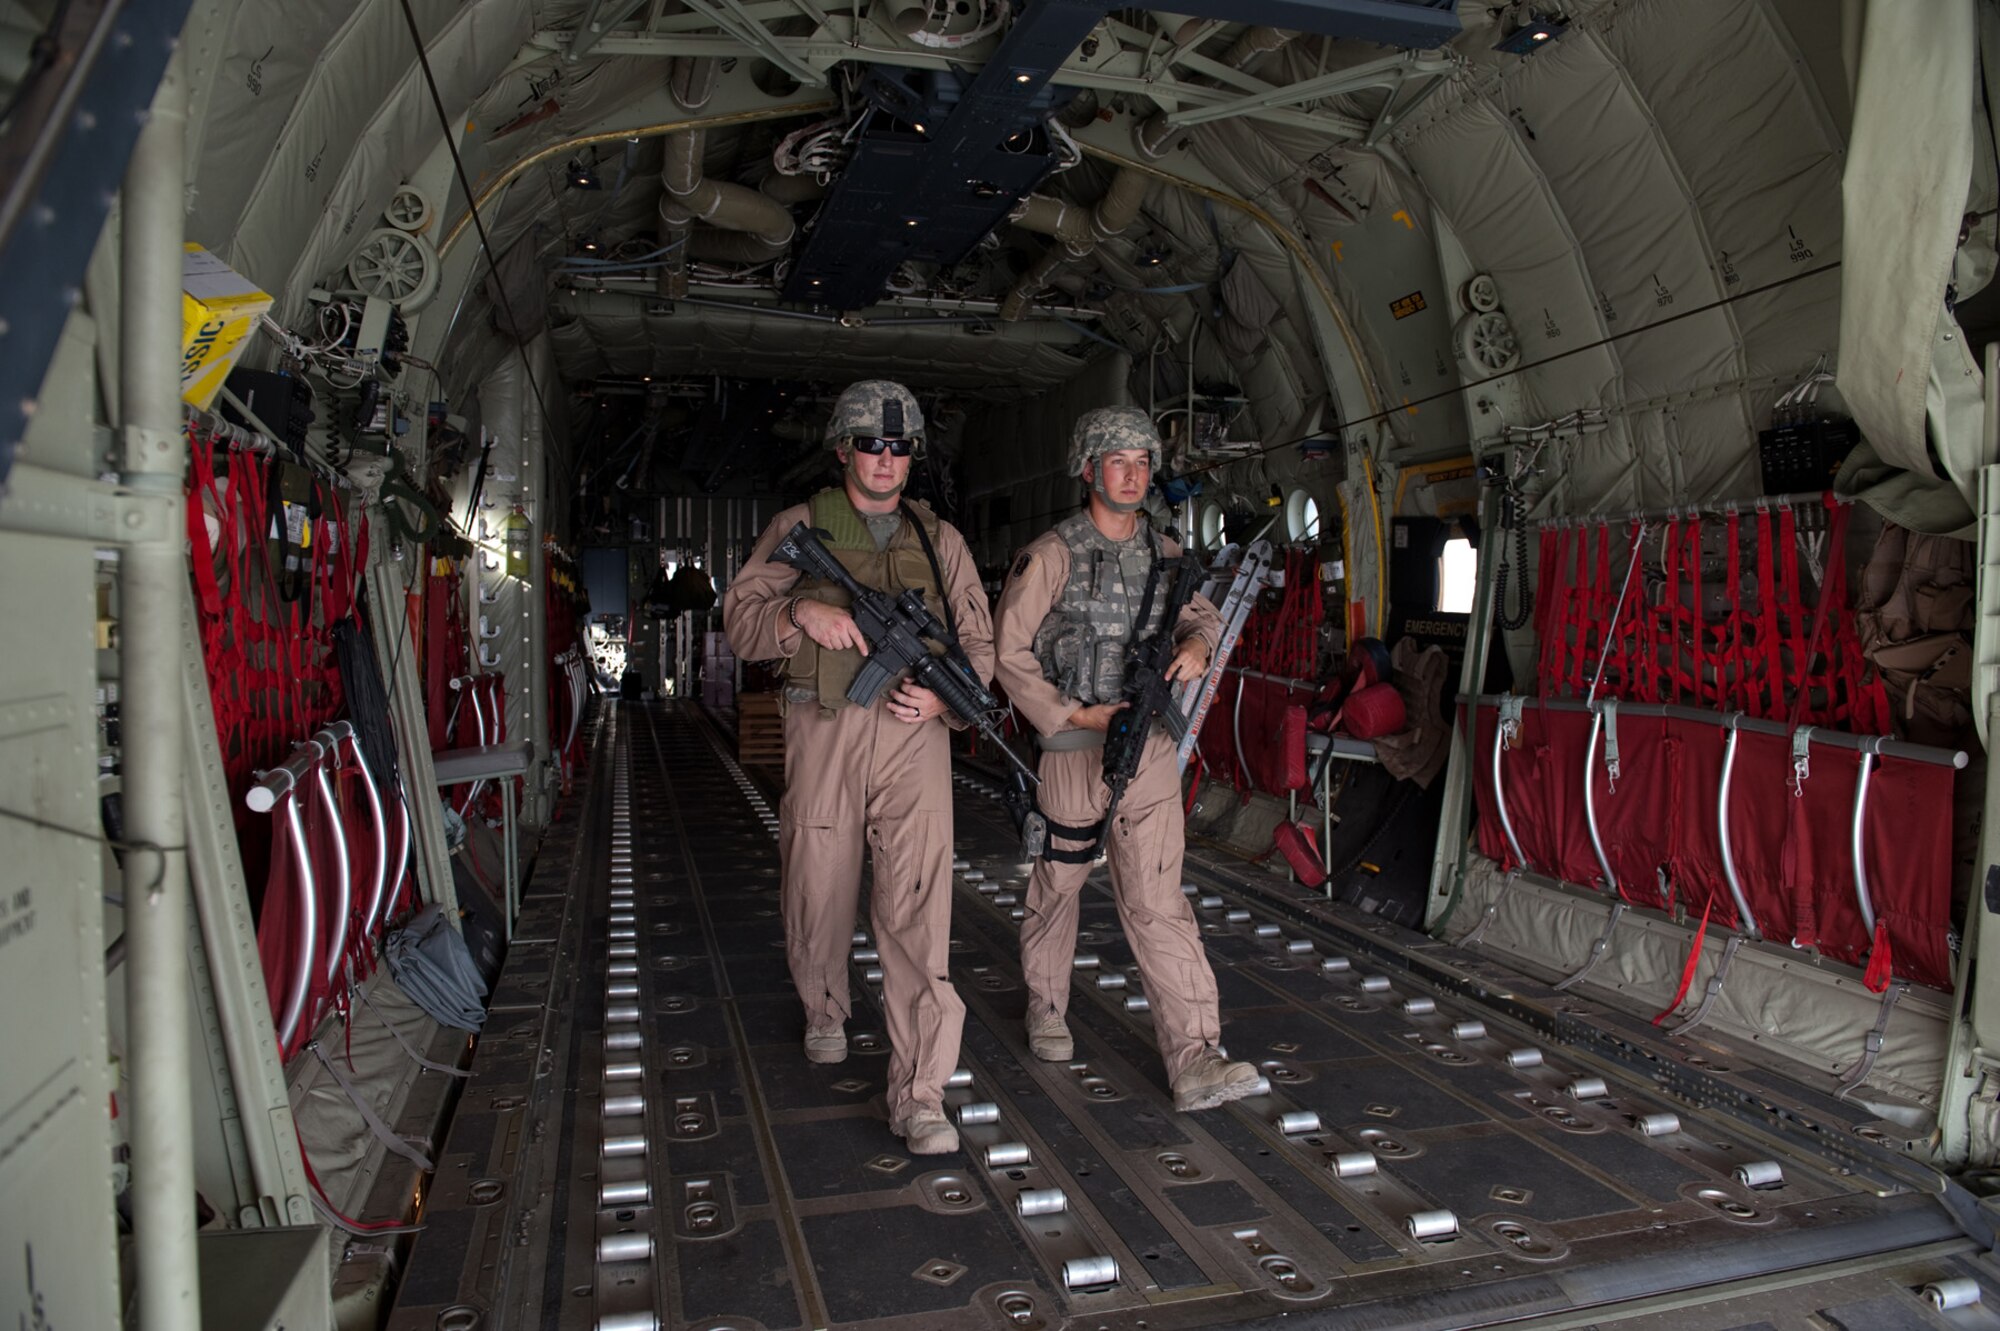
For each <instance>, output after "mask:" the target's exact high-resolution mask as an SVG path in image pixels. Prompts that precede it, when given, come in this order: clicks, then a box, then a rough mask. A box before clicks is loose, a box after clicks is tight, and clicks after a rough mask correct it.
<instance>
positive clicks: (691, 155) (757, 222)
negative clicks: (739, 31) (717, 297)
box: [659, 58, 798, 300]
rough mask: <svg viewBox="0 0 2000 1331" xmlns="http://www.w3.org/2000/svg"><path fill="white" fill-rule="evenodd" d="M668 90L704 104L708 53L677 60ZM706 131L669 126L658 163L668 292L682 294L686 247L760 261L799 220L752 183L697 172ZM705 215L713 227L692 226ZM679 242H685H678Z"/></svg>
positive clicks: (710, 64) (684, 103)
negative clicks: (672, 129)
mask: <svg viewBox="0 0 2000 1331" xmlns="http://www.w3.org/2000/svg"><path fill="white" fill-rule="evenodd" d="M667 90H668V92H669V93H671V94H672V95H673V98H674V100H675V101H676V102H677V103H679V104H680V106H681V107H682V108H683V109H685V110H688V111H698V110H700V109H701V108H702V107H703V106H705V105H707V104H708V99H709V97H710V96H711V95H712V94H713V93H714V91H715V62H714V61H713V60H689V59H685V58H683V59H678V60H675V61H674V62H673V64H672V66H671V67H670V69H669V72H668V75H667ZM707 143H708V132H707V131H706V130H701V129H690V130H687V131H684V132H683V133H680V134H670V135H668V136H667V140H666V162H665V164H664V165H663V166H662V167H661V168H660V185H661V194H660V224H661V235H660V238H661V240H662V242H663V243H665V244H666V245H668V246H670V247H671V248H670V249H669V250H668V253H667V255H666V261H665V262H664V263H663V264H662V265H661V267H660V275H659V293H660V295H662V296H664V297H666V298H667V299H668V300H678V299H680V298H681V297H683V296H685V295H687V261H688V258H689V256H690V255H692V256H693V257H694V258H697V259H706V260H709V261H712V262H720V263H763V262H765V261H766V260H769V259H775V258H777V257H778V256H779V255H780V254H783V253H784V252H785V249H786V247H787V246H789V245H790V244H791V243H792V237H793V235H794V234H796V232H797V230H798V228H797V226H796V224H794V223H793V221H792V215H791V213H789V212H787V211H786V209H785V205H784V204H782V203H780V202H779V201H778V200H776V199H774V198H772V197H771V196H770V195H768V194H764V193H762V192H760V191H758V190H754V189H751V188H749V187H748V186H746V185H738V184H734V183H732V182H730V181H726V180H710V179H709V178H708V177H707V176H705V175H704V174H703V173H702V153H703V150H704V149H705V148H706V147H707ZM697 222H699V223H703V224H704V225H705V226H706V227H709V228H714V230H697V229H696V227H695V224H696V223H697ZM682 242H685V243H682Z"/></svg>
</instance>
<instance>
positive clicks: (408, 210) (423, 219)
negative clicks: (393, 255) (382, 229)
mask: <svg viewBox="0 0 2000 1331" xmlns="http://www.w3.org/2000/svg"><path fill="white" fill-rule="evenodd" d="M431 211H432V210H431V200H430V196H429V195H427V194H425V193H424V192H423V191H422V190H420V189H418V188H417V187H416V186H415V185H398V186H396V192H395V193H394V194H392V195H390V196H389V206H388V207H387V208H384V209H383V210H382V217H383V220H385V221H386V222H388V224H389V225H390V226H392V227H395V228H396V230H398V231H411V232H415V231H422V230H423V229H424V228H425V227H427V226H429V225H430V221H431Z"/></svg>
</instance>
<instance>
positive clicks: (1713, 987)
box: [1667, 934, 1743, 1035]
mask: <svg viewBox="0 0 2000 1331" xmlns="http://www.w3.org/2000/svg"><path fill="white" fill-rule="evenodd" d="M1742 948H1743V935H1742V934H1731V935H1730V937H1729V941H1728V942H1727V943H1724V944H1723V945H1722V960H1721V961H1719V962H1717V963H1716V964H1715V974H1713V975H1711V976H1709V977H1708V987H1707V988H1705V989H1703V990H1702V993H1701V1002H1700V1003H1699V1004H1697V1005H1696V1006H1695V1010H1694V1011H1693V1012H1690V1013H1689V1014H1688V1019H1687V1020H1686V1021H1683V1022H1678V1023H1676V1024H1675V1025H1674V1026H1672V1027H1670V1028H1669V1029H1668V1030H1667V1034H1669V1035H1685V1034H1687V1033H1688V1032H1689V1031H1691V1030H1693V1029H1694V1028H1695V1027H1697V1026H1699V1025H1701V1024H1702V1023H1703V1022H1704V1021H1707V1020H1708V1015H1709V1013H1711V1012H1713V1011H1714V1010H1715V1000H1716V999H1718V998H1720V997H1722V985H1723V982H1724V981H1726V980H1727V979H1728V978H1729V963H1730V962H1732V961H1734V960H1736V954H1737V953H1738V952H1739V951H1741V950H1742Z"/></svg>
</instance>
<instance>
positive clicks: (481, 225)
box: [401, 0, 556, 502]
mask: <svg viewBox="0 0 2000 1331" xmlns="http://www.w3.org/2000/svg"><path fill="white" fill-rule="evenodd" d="M401 5H402V10H403V21H404V22H405V23H407V24H408V25H409V28H410V44H411V45H412V46H414V47H415V48H416V50H417V64H418V65H419V66H421V67H422V68H423V71H424V86H425V87H427V88H428V89H430V94H431V107H432V109H434V110H435V111H436V112H437V121H438V129H439V130H440V131H442V132H443V134H444V146H445V147H446V149H448V150H449V151H450V153H451V165H452V170H453V171H455V172H456V173H457V175H458V187H459V188H460V189H462V190H464V191H465V206H466V209H467V211H468V212H470V213H471V214H472V225H473V228H474V229H475V230H477V231H478V232H479V248H480V252H481V253H483V254H484V255H485V256H486V271H487V272H488V273H489V274H491V275H492V278H493V294H494V295H496V296H498V297H499V298H500V307H501V308H502V309H503V310H505V311H506V312H507V327H508V330H509V332H510V336H509V338H508V341H510V342H512V343H513V344H514V354H515V355H517V356H519V357H520V358H521V372H522V373H523V374H525V375H527V376H528V387H529V388H530V389H531V390H532V391H533V392H534V394H535V406H536V407H537V408H538V409H539V410H540V411H541V413H542V425H543V427H544V428H545V429H547V431H548V435H547V438H548V439H549V440H550V441H551V442H553V441H554V439H555V437H556V423H555V419H554V418H553V417H552V416H550V415H549V404H548V400H547V399H546V398H544V397H543V396H542V386H541V384H539V383H537V382H536V380H535V367H534V366H533V365H532V364H530V363H529V361H528V348H527V347H526V345H524V344H523V343H522V341H521V339H520V337H519V333H520V331H521V321H520V320H519V319H517V318H516V317H515V316H514V302H513V301H512V300H510V299H509V298H508V296H507V284H506V282H505V281H503V280H502V279H501V276H500V265H499V262H498V261H497V259H496V257H495V254H494V249H493V240H492V238H491V237H490V236H488V235H487V234H486V219H485V218H483V217H481V216H480V215H479V199H478V196H477V195H476V194H474V193H473V191H472V180H471V177H469V176H467V175H466V173H465V159H464V158H463V157H460V156H459V155H458V140H457V139H455V138H454V137H453V136H452V132H451V117H450V116H449V115H447V114H446V113H445V109H444V98H443V97H442V96H441V95H440V94H439V93H438V85H437V76H436V75H434V74H432V73H431V57H430V53H429V52H428V51H426V50H425V49H424V38H423V33H422V32H420V31H419V30H418V28H417V16H416V14H415V13H413V12H412V11H411V9H410V0H401ZM440 351H442V348H440ZM475 502H476V497H475Z"/></svg>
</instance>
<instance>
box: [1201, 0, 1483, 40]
mask: <svg viewBox="0 0 2000 1331" xmlns="http://www.w3.org/2000/svg"><path fill="white" fill-rule="evenodd" d="M1174 8H1175V9H1177V10H1181V11H1184V12H1186V13H1188V14H1192V15H1193V16H1195V17H1196V18H1212V19H1224V20H1227V21H1228V22H1231V23H1260V24H1264V25H1267V26H1269V27H1273V28H1285V29H1289V30H1291V31H1294V32H1316V33H1321V34H1324V35H1326V36H1328V37H1352V38H1355V39H1357V40H1359V41H1364V42H1380V43H1381V44H1382V45H1384V46H1400V47H1405V48H1409V49H1415V50H1429V49H1430V48H1432V47H1437V46H1443V45H1444V44H1445V43H1446V42H1448V41H1450V40H1451V39H1452V38H1454V37H1456V36H1458V34H1459V32H1460V31H1461V29H1460V27H1459V22H1458V10H1457V6H1456V5H1454V4H1453V3H1451V0H1174Z"/></svg>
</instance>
